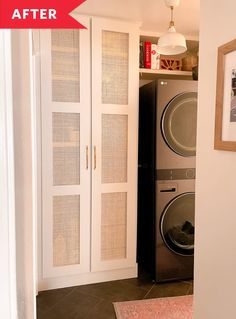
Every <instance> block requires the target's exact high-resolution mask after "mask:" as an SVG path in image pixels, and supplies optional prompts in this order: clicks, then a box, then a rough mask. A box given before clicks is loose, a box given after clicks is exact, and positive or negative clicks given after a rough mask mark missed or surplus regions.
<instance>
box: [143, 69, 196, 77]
mask: <svg viewBox="0 0 236 319" xmlns="http://www.w3.org/2000/svg"><path fill="white" fill-rule="evenodd" d="M139 73H148V74H157V75H182V76H192V72H191V71H179V70H173V71H172V70H164V69H161V70H152V69H144V68H142V69H139Z"/></svg>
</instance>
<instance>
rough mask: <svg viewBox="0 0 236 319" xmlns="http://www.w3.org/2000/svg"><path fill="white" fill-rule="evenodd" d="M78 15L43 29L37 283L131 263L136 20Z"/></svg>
mask: <svg viewBox="0 0 236 319" xmlns="http://www.w3.org/2000/svg"><path fill="white" fill-rule="evenodd" d="M79 21H80V22H81V23H82V24H84V25H85V26H86V27H87V29H86V30H79V29H75V30H72V29H63V30H59V29H55V30H41V31H40V47H41V49H40V50H41V110H42V126H41V128H42V134H41V136H42V138H41V141H42V218H41V220H42V246H41V252H42V254H41V255H42V258H41V265H42V272H41V273H42V278H41V279H40V280H42V281H44V282H46V281H47V279H48V278H60V277H63V278H66V277H67V276H68V278H69V277H70V284H71V283H74V284H80V279H79V278H83V275H81V277H78V275H79V274H86V276H87V277H86V278H89V274H92V273H93V274H94V273H99V272H101V271H103V272H104V271H108V270H109V271H110V270H115V269H125V268H131V267H134V268H135V267H136V214H137V208H136V201H137V200H136V196H137V195H136V194H137V129H138V28H137V25H135V24H130V23H124V22H117V21H111V20H107V19H100V18H92V21H90V19H89V18H87V17H79ZM73 276H74V278H75V280H74V282H73V280H72V281H71V278H73ZM103 276H106V274H105V273H104V274H103ZM96 280H98V279H96V276H94V275H93V280H89V282H91V281H96ZM104 280H106V278H105V277H104ZM59 281H60V280H59ZM81 282H83V283H84V282H85V280H84V279H81ZM63 285H64V286H65V285H66V284H65V280H64V283H63ZM44 286H45V285H44ZM55 286H57V287H58V286H60V284H58V283H57V284H56V285H55ZM51 288H52V287H51Z"/></svg>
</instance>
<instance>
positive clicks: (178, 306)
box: [114, 295, 193, 319]
mask: <svg viewBox="0 0 236 319" xmlns="http://www.w3.org/2000/svg"><path fill="white" fill-rule="evenodd" d="M114 308H115V312H116V316H117V319H192V318H193V296H192V295H191V296H180V297H168V298H157V299H145V300H134V301H124V302H115V303H114Z"/></svg>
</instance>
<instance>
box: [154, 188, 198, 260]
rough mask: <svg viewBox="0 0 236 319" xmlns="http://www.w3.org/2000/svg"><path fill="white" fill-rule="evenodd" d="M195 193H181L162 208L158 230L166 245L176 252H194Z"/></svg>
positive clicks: (182, 253)
mask: <svg viewBox="0 0 236 319" xmlns="http://www.w3.org/2000/svg"><path fill="white" fill-rule="evenodd" d="M194 204H195V193H192V192H191V193H183V194H181V195H178V196H177V197H175V198H174V199H172V200H171V201H170V202H169V203H168V205H167V206H166V208H165V209H164V211H163V213H162V216H161V220H160V231H161V235H162V239H163V241H164V243H165V244H166V246H167V247H168V248H169V249H170V250H171V251H173V252H174V253H176V254H179V255H182V256H191V255H193V253H194V206H195V205H194Z"/></svg>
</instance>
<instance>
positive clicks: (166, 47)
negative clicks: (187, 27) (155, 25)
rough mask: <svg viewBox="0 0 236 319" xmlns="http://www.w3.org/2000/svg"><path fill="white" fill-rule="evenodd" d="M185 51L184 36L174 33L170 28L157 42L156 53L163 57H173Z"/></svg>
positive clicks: (172, 28)
mask: <svg viewBox="0 0 236 319" xmlns="http://www.w3.org/2000/svg"><path fill="white" fill-rule="evenodd" d="M186 50H187V46H186V40H185V38H184V36H183V35H182V34H180V33H177V32H176V31H175V27H174V26H172V27H170V28H169V29H168V31H167V32H166V33H164V34H163V35H162V36H161V37H160V38H159V40H158V43H157V52H158V53H160V54H163V55H175V54H180V53H183V52H185V51H186Z"/></svg>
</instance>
